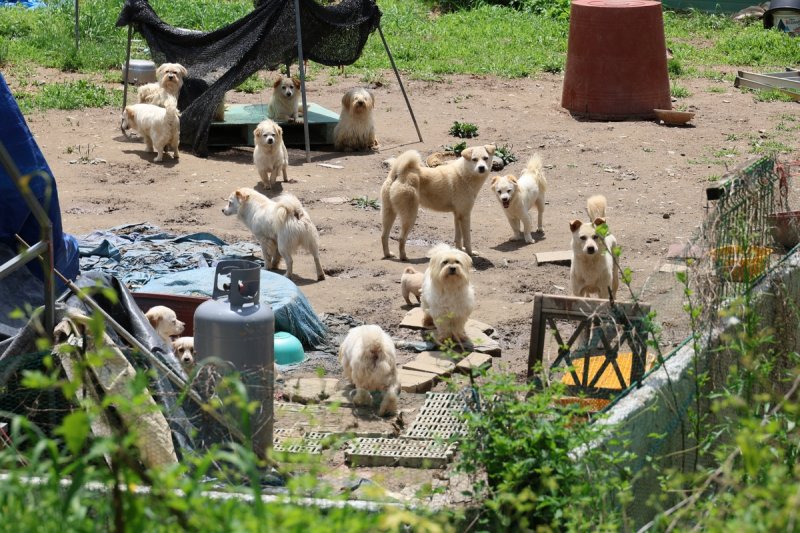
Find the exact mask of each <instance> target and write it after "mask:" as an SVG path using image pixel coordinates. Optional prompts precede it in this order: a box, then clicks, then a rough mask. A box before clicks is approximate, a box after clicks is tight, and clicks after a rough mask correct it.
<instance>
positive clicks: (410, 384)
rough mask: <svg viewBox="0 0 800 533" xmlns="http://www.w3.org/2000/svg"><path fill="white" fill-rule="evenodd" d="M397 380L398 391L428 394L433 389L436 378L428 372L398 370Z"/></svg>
mask: <svg viewBox="0 0 800 533" xmlns="http://www.w3.org/2000/svg"><path fill="white" fill-rule="evenodd" d="M397 378H398V379H399V380H400V390H402V391H403V392H428V391H429V390H431V389H432V388H433V385H434V383H436V380H437V379H438V376H437V375H436V374H431V373H430V372H420V371H419V370H411V369H409V368H398V369H397Z"/></svg>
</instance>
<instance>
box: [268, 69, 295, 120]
mask: <svg viewBox="0 0 800 533" xmlns="http://www.w3.org/2000/svg"><path fill="white" fill-rule="evenodd" d="M299 98H300V80H298V79H297V78H285V77H283V76H281V77H279V78H278V79H277V80H275V83H274V84H273V85H272V98H270V100H269V106H268V107H267V116H268V117H269V118H271V119H272V120H274V121H276V122H286V121H287V120H288V121H289V122H297V105H298V100H299Z"/></svg>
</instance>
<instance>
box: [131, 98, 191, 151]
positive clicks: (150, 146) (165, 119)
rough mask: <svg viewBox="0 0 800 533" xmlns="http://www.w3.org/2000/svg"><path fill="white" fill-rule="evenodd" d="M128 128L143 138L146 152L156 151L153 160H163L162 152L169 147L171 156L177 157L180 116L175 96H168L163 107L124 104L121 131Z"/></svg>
mask: <svg viewBox="0 0 800 533" xmlns="http://www.w3.org/2000/svg"><path fill="white" fill-rule="evenodd" d="M129 129H134V130H136V131H137V132H138V133H139V135H141V136H142V138H144V142H145V144H146V146H147V151H148V152H156V157H155V159H154V160H153V161H155V162H160V161H163V160H164V152H165V151H167V150H169V149H171V150H172V158H173V159H176V160H177V159H178V144H179V143H180V136H181V118H180V113H178V101H177V100H176V99H175V98H172V97H169V98H168V99H167V101H166V103H165V107H159V106H156V105H153V104H133V105H129V106H126V107H125V111H124V112H123V113H122V131H123V132H126V131H127V130H129ZM126 135H127V134H126Z"/></svg>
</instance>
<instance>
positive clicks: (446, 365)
mask: <svg viewBox="0 0 800 533" xmlns="http://www.w3.org/2000/svg"><path fill="white" fill-rule="evenodd" d="M455 367H456V363H455V361H453V360H452V359H451V358H449V357H447V356H446V355H445V354H443V353H442V352H422V353H421V354H419V355H417V357H415V358H414V359H413V360H411V361H409V362H407V363H405V364H403V368H406V369H409V370H418V371H420V372H428V373H431V374H436V375H438V376H449V375H450V374H451V373H452V372H453V369H454V368H455Z"/></svg>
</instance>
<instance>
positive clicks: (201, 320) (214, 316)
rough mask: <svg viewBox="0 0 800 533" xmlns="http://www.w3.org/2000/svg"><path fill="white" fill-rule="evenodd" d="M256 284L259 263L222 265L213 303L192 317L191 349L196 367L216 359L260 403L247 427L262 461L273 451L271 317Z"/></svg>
mask: <svg viewBox="0 0 800 533" xmlns="http://www.w3.org/2000/svg"><path fill="white" fill-rule="evenodd" d="M260 284H261V268H260V267H259V265H258V264H257V263H254V262H252V261H245V260H241V259H231V260H223V261H220V262H219V263H218V264H217V269H216V271H215V272H214V287H213V292H212V296H211V299H210V300H207V301H205V302H203V303H202V304H200V305H199V306H198V307H197V310H196V311H195V314H194V350H195V360H196V361H197V362H198V363H201V364H202V362H203V360H204V359H207V358H214V359H215V360H216V361H218V363H217V367H218V368H219V370H220V371H221V372H223V373H231V372H234V371H235V372H239V374H240V375H241V378H242V382H243V383H244V384H245V387H246V389H247V392H248V395H249V397H250V399H251V400H256V401H258V402H259V407H258V409H257V412H256V414H255V417H254V419H253V420H251V424H250V425H251V433H252V439H253V449H254V451H255V452H256V453H257V454H258V455H259V456H262V457H263V456H264V455H265V454H266V449H267V448H269V447H272V426H273V414H274V408H273V401H274V398H273V391H274V380H275V373H274V362H275V352H274V344H273V342H274V335H275V315H273V313H272V307H270V305H269V304H268V303H262V302H260V298H259V296H260Z"/></svg>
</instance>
